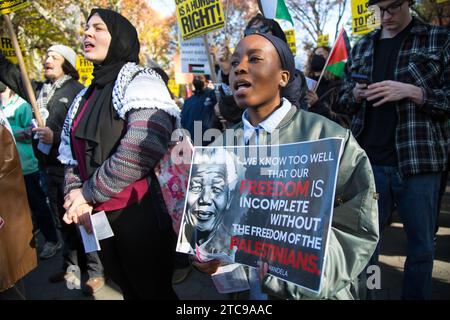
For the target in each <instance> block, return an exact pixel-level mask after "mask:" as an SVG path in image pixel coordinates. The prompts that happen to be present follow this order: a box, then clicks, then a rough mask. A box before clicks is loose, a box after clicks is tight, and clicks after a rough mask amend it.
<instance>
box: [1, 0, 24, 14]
mask: <svg viewBox="0 0 450 320" xmlns="http://www.w3.org/2000/svg"><path fill="white" fill-rule="evenodd" d="M29 4H30V3H29V2H28V1H27V0H9V1H8V0H4V1H1V0H0V14H7V13H11V12H14V11H17V10H20V9H23V8H25V7H26V6H28V5H29Z"/></svg>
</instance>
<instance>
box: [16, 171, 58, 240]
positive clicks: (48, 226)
mask: <svg viewBox="0 0 450 320" xmlns="http://www.w3.org/2000/svg"><path fill="white" fill-rule="evenodd" d="M24 179H25V186H26V189H27V196H28V204H29V205H30V209H31V211H32V213H33V215H34V217H35V221H36V223H37V226H35V228H36V227H37V228H39V229H40V230H41V232H42V234H43V235H44V238H45V241H50V242H58V235H57V233H56V227H55V222H54V220H53V216H52V212H51V211H50V207H49V206H48V204H47V201H46V196H45V193H44V191H43V190H42V188H41V186H40V184H39V179H40V174H39V172H35V173H31V174H27V175H24Z"/></svg>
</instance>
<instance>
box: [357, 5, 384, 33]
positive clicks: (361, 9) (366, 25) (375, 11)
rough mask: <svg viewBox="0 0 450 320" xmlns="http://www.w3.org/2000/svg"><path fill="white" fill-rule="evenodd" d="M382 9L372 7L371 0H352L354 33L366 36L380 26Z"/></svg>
mask: <svg viewBox="0 0 450 320" xmlns="http://www.w3.org/2000/svg"><path fill="white" fill-rule="evenodd" d="M379 11H380V9H379V8H378V6H370V7H369V0H352V33H353V34H354V35H364V34H366V33H369V32H370V31H372V30H373V29H375V28H378V27H379V26H380V15H379Z"/></svg>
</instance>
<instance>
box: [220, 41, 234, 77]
mask: <svg viewBox="0 0 450 320" xmlns="http://www.w3.org/2000/svg"><path fill="white" fill-rule="evenodd" d="M230 55H231V53H230V49H229V48H228V46H223V47H222V48H220V50H219V55H218V59H217V62H218V64H219V67H220V69H221V70H222V72H223V74H230V70H231V58H230Z"/></svg>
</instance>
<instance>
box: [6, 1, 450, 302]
mask: <svg viewBox="0 0 450 320" xmlns="http://www.w3.org/2000/svg"><path fill="white" fill-rule="evenodd" d="M369 4H370V5H378V6H379V8H380V12H381V28H380V29H377V30H375V31H373V32H371V33H369V34H367V35H366V36H364V37H362V39H360V40H359V41H358V42H357V43H356V44H355V45H354V47H353V49H352V50H351V54H350V55H349V58H348V61H347V63H346V67H345V73H344V76H343V77H342V78H337V77H334V76H333V75H332V74H328V73H325V75H324V76H323V77H321V75H322V71H323V69H324V68H325V65H326V61H327V59H328V57H329V55H330V51H331V49H330V48H329V47H317V48H315V49H314V50H313V51H312V52H311V54H310V56H309V58H308V65H307V67H306V68H305V70H304V72H302V71H301V70H298V69H296V67H295V62H294V56H293V55H292V53H291V51H290V49H289V46H288V45H287V42H286V37H285V35H284V33H283V31H282V29H281V28H280V26H279V25H278V23H277V22H276V21H275V20H271V19H267V18H265V17H264V16H262V15H261V14H258V15H257V16H255V17H254V18H253V19H251V20H250V22H249V23H248V25H247V27H246V29H245V32H244V37H243V38H242V39H241V40H240V41H239V43H238V44H237V46H236V49H235V51H234V52H233V54H231V52H230V49H229V48H228V47H227V46H224V47H223V48H222V49H221V50H220V52H219V55H218V57H217V64H218V67H220V71H219V73H218V76H219V79H220V83H217V84H216V86H215V88H214V86H209V85H208V80H209V78H207V77H206V76H204V75H199V76H196V77H195V79H194V81H193V86H194V95H193V96H192V97H190V98H188V99H186V101H185V102H184V105H183V106H182V108H181V110H180V108H179V107H178V106H177V104H176V103H175V101H174V97H173V95H172V94H171V93H170V92H169V90H168V88H167V75H166V73H165V72H164V71H163V70H162V69H161V68H159V67H155V66H141V65H139V51H140V43H139V40H138V34H137V31H136V29H135V27H134V26H133V25H132V24H131V23H130V22H129V21H128V20H127V19H126V18H124V17H123V16H122V15H120V14H118V13H117V12H114V11H112V10H108V9H93V10H92V11H91V14H90V15H89V18H88V20H87V23H86V26H85V29H84V37H83V41H82V48H83V51H84V56H85V58H86V59H87V60H89V61H91V62H92V63H93V64H94V72H93V80H92V83H91V84H90V85H89V86H88V87H86V88H84V87H83V86H82V85H81V84H79V83H78V81H77V80H78V73H77V71H76V69H75V61H76V54H75V52H74V50H73V49H71V48H69V47H67V46H65V45H62V44H55V45H52V46H51V47H49V48H48V50H47V55H46V58H45V62H44V77H45V82H33V87H34V90H35V93H36V96H37V103H38V107H39V109H40V111H41V115H43V118H44V120H45V126H44V127H34V128H32V117H33V115H32V108H31V105H30V104H29V101H30V97H29V96H28V94H27V93H26V90H25V86H24V84H23V82H22V80H21V77H20V72H19V69H18V68H17V66H15V65H13V64H12V63H10V62H8V61H7V60H6V58H5V57H4V56H2V55H1V54H0V81H1V86H0V91H1V100H0V105H1V109H0V139H1V140H0V143H1V146H0V148H1V149H2V152H1V158H0V197H2V201H1V202H0V209H1V211H0V258H1V259H0V262H1V263H2V266H1V268H0V300H1V299H21V298H24V297H25V295H26V293H25V292H24V288H23V283H22V282H21V280H20V279H21V278H22V277H23V276H24V275H25V274H26V273H27V272H29V271H30V270H32V269H33V268H34V267H35V266H36V251H39V252H40V253H39V257H40V258H41V259H51V258H52V257H54V256H55V255H56V254H57V252H58V250H60V249H61V248H63V264H62V269H61V272H58V273H57V274H55V275H52V276H51V277H50V279H49V280H50V281H51V282H60V281H68V279H69V278H70V277H73V276H74V274H72V273H70V272H69V271H68V270H70V267H71V266H80V267H81V268H82V269H83V270H85V271H87V273H88V281H87V282H86V283H85V284H83V288H84V289H83V291H84V292H85V293H86V294H90V295H92V294H94V293H95V292H97V291H98V290H100V289H101V288H102V287H103V285H104V283H105V278H106V277H108V278H110V279H111V280H112V281H114V282H115V283H116V284H117V285H118V286H119V287H120V289H121V291H122V293H123V296H124V298H125V299H177V296H176V293H175V291H174V290H173V284H174V283H178V282H181V281H183V279H184V278H185V277H186V276H187V274H188V272H189V271H190V268H191V265H192V266H194V267H196V268H198V269H199V270H200V271H202V272H205V273H208V274H212V273H214V272H215V271H216V270H217V268H218V267H219V266H220V265H221V262H220V261H218V260H211V261H206V262H205V261H201V260H199V259H198V258H196V256H195V255H194V256H189V255H183V254H179V253H177V254H176V250H175V246H176V234H175V232H174V230H173V228H172V221H171V217H170V215H169V214H168V211H167V206H166V203H165V201H164V197H163V196H162V186H160V185H159V184H158V179H157V176H156V174H155V168H156V167H157V166H158V163H159V162H160V160H161V159H162V158H163V156H164V155H165V154H166V153H167V152H168V151H170V146H171V142H172V140H171V139H173V138H172V134H173V132H174V131H175V130H176V129H178V128H181V127H182V128H184V129H186V130H187V132H188V133H189V136H190V138H191V139H192V141H193V142H194V143H195V144H196V145H199V146H202V145H203V146H207V145H210V146H245V145H270V144H273V143H275V142H273V141H272V136H274V135H273V133H274V132H275V131H276V130H277V131H278V132H279V134H278V137H279V138H278V141H277V142H276V143H277V144H290V143H296V142H302V141H313V140H318V139H323V138H342V139H343V140H344V147H343V151H342V154H341V160H340V167H339V171H338V178H337V187H336V194H338V195H342V196H341V198H340V199H339V201H337V200H336V203H335V205H334V213H333V220H332V221H331V224H332V228H331V234H330V237H329V243H328V244H327V245H328V246H329V248H331V249H329V250H328V251H327V263H326V267H325V270H324V280H323V285H322V286H321V288H320V292H318V294H315V295H311V292H309V291H308V290H304V289H303V288H302V287H300V286H297V285H295V284H293V283H290V282H286V281H283V280H280V279H279V278H276V277H274V276H272V275H270V274H268V273H267V272H268V265H267V263H261V264H260V265H259V267H258V268H256V269H255V268H250V267H246V268H245V272H246V274H247V276H248V279H249V283H250V289H249V290H247V291H245V292H240V293H238V294H237V295H236V296H235V297H236V298H239V299H310V298H316V299H317V298H318V299H362V298H370V297H371V293H370V291H367V292H365V291H366V290H365V288H363V289H361V286H364V285H365V284H361V278H360V275H361V274H364V273H365V270H366V268H367V267H368V266H369V265H372V264H377V263H378V257H379V254H380V249H379V248H380V243H382V242H383V230H384V229H385V228H386V227H387V226H388V225H389V222H390V221H391V215H392V213H393V211H394V210H396V211H397V212H398V214H399V216H400V218H401V221H402V223H403V226H404V230H405V233H406V236H407V248H405V253H406V262H405V268H404V275H403V287H402V298H403V299H431V297H432V295H431V294H432V286H431V284H432V271H433V260H434V253H435V233H436V230H437V227H438V222H437V218H438V214H439V209H440V201H441V197H442V190H443V185H445V184H446V179H447V175H448V153H449V148H448V142H449V121H448V115H449V105H450V101H449V99H450V87H449V81H450V61H449V60H450V33H449V30H448V28H446V27H437V26H432V25H428V24H425V23H423V22H421V21H420V20H419V19H417V18H416V17H413V16H412V15H411V11H410V7H411V5H412V1H411V0H370V1H369ZM355 74H357V75H359V76H361V75H362V76H364V77H365V78H366V79H367V80H366V81H364V82H359V81H358V80H357V78H355V77H354V75H355ZM305 75H306V76H307V77H308V78H310V79H313V80H316V81H317V80H320V83H319V85H318V86H317V87H316V88H308V86H307V80H306V77H305ZM319 78H320V79H319ZM229 128H233V129H236V130H238V131H239V132H241V134H238V135H235V136H233V140H232V141H228V140H227V137H226V136H225V135H224V136H223V137H221V139H216V141H214V142H212V141H211V139H209V138H205V139H204V136H205V132H206V131H207V130H208V129H216V130H219V131H224V130H225V129H229ZM211 142H212V143H211ZM45 146H48V150H47V151H43V147H45ZM3 150H4V151H3ZM8 157H9V158H8ZM11 159H13V160H11ZM19 159H20V160H19ZM19 163H20V165H21V168H20V167H18V164H19ZM208 170H210V168H208V167H207V166H206V167H201V165H198V167H196V169H195V173H196V174H198V175H199V179H206V180H208V178H204V177H205V176H204V172H208ZM211 170H213V173H214V174H215V175H216V176H217V177H219V178H220V179H219V178H217V179H219V180H220V181H222V182H217V181H219V180H217V179H216V180H217V181H216V182H211V181H206V180H205V181H206V182H205V184H206V185H207V184H208V183H210V184H211V183H218V184H220V183H223V184H225V186H224V187H223V189H226V190H228V189H231V186H230V185H227V183H229V179H228V177H225V178H224V175H226V174H224V173H223V172H221V171H220V170H218V169H211ZM211 170H210V171H211ZM13 171H14V172H15V175H8V174H6V175H5V174H3V173H4V172H13ZM5 176H6V177H8V178H4V177H5ZM21 177H23V179H22V178H21ZM212 181H214V179H213V180H212ZM226 181H228V182H226ZM225 187H226V188H225ZM219 189H220V188H219ZM228 196H229V195H228ZM220 197H221V192H220V191H216V190H215V189H214V188H212V186H211V185H210V186H209V187H205V188H204V189H202V190H201V191H199V192H198V194H197V196H196V198H195V201H191V202H192V203H191V202H188V203H190V204H192V206H193V207H195V208H197V207H196V206H199V207H201V206H205V207H208V208H215V210H218V211H221V210H223V209H224V203H222V202H223V201H222V200H223V198H222V200H221V198H220ZM222 197H224V195H222ZM7 198H9V200H11V199H19V198H23V199H26V198H28V201H27V202H20V201H19V200H14V201H15V202H16V203H18V202H20V203H28V204H29V208H28V206H26V205H25V206H17V207H16V208H14V209H12V208H13V207H14V203H12V202H11V201H6V200H8V199H7ZM188 200H189V199H188ZM191 200H192V199H191ZM221 201H222V202H221ZM225 203H226V201H225ZM196 210H200V209H196ZM208 210H213V209H208ZM30 211H31V214H30ZM100 211H104V212H105V213H106V217H107V220H108V222H109V224H110V226H111V228H112V231H113V233H114V236H113V237H110V238H107V239H104V240H101V241H100V245H101V251H98V253H97V252H91V253H85V251H84V247H83V244H82V240H81V236H80V231H79V228H78V227H79V226H83V227H84V229H85V230H87V231H88V232H89V231H90V230H91V228H92V225H91V222H90V215H91V214H93V213H95V212H100ZM194 211H195V210H194ZM197 215H198V214H197V213H195V212H194V213H193V216H192V219H193V220H195V219H198V216H197ZM203 218H204V217H200V220H202V219H203ZM12 220H13V221H14V223H11V221H12ZM203 220H204V219H203ZM19 222H20V225H19ZM194 230H195V228H194ZM39 231H40V232H41V233H42V236H43V238H44V239H45V244H44V246H43V248H37V246H36V244H37V242H36V241H35V240H34V238H35V237H36V235H37V234H38V233H39ZM192 232H193V231H192ZM196 232H197V231H196ZM202 232H203V233H202ZM13 235H14V236H13ZM198 235H199V239H203V238H205V239H209V236H208V234H206V233H204V230H200V231H198ZM16 236H17V239H18V240H17V241H16V240H15V239H16V238H14V237H16ZM200 236H201V237H200ZM202 237H203V238H202ZM208 241H209V240H208ZM208 241H206V243H207V242H208ZM387 245H388V244H387ZM192 246H193V247H192V250H193V252H195V250H197V249H198V248H200V247H203V246H204V245H203V243H201V245H199V246H198V247H196V248H194V246H196V244H195V241H194V244H193V245H192ZM19 257H26V259H19ZM3 264H5V266H8V272H4V271H5V270H6V268H4V266H3ZM180 271H182V272H181V275H180V274H178V275H177V276H176V277H174V273H175V274H177V272H180ZM150 274H151V277H150V276H149V275H150ZM175 278H176V279H175Z"/></svg>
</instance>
